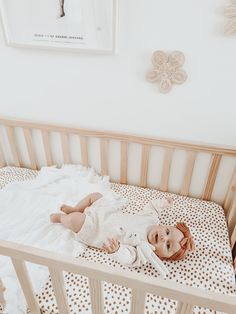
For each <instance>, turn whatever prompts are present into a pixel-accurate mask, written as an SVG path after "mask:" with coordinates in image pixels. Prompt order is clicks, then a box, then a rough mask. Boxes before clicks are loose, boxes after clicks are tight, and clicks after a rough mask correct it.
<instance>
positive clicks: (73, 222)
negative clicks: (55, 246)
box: [50, 212, 86, 233]
mask: <svg viewBox="0 0 236 314" xmlns="http://www.w3.org/2000/svg"><path fill="white" fill-rule="evenodd" d="M85 217H86V215H85V214H83V213H78V212H77V213H71V214H68V215H65V214H52V215H51V216H50V220H51V222H53V223H62V224H63V226H65V227H66V228H68V229H70V230H72V231H73V232H76V233H77V232H79V231H80V229H81V228H82V226H83V224H84V221H85Z"/></svg>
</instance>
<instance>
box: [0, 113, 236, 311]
mask: <svg viewBox="0 0 236 314" xmlns="http://www.w3.org/2000/svg"><path fill="white" fill-rule="evenodd" d="M0 128H1V129H0V167H4V166H7V165H10V166H17V167H27V168H31V169H40V168H41V167H42V166H44V165H47V166H51V165H58V166H59V165H60V164H62V163H65V164H70V163H81V164H82V165H84V166H94V167H95V168H97V170H98V172H100V173H101V174H102V175H110V176H111V181H114V182H119V183H123V184H136V185H138V186H141V187H155V188H158V189H159V190H161V191H168V192H175V193H178V194H180V195H184V196H193V197H198V198H201V199H203V200H213V201H216V202H217V203H219V204H221V205H222V206H223V208H224V211H225V215H226V219H227V223H228V230H229V236H230V241H231V247H232V250H233V248H234V247H235V243H236V166H235V165H236V148H231V147H219V146H214V145H206V144H199V143H187V142H183V141H175V140H167V139H161V138H147V137H139V136H134V135H126V134H118V133H111V132H97V131H92V130H85V129H78V128H73V127H62V126H56V125H48V124H41V123H40V124H39V123H31V122H25V121H15V120H8V119H0ZM160 150H161V154H162V162H157V160H156V158H155V156H157V155H158V154H159V155H158V156H160ZM59 151H60V153H61V156H58V155H59V153H58V152H59ZM132 156H133V157H132ZM202 156H203V157H202ZM180 165H181V166H180ZM229 165H230V166H229ZM130 169H131V170H130ZM157 169H158V170H157ZM112 172H113V173H112ZM180 172H181V174H180ZM196 172H197V173H196ZM133 174H134V176H133ZM135 176H136V178H135V180H134V177H135ZM157 177H158V178H159V179H158V180H156V178H157ZM173 178H174V180H173ZM177 178H178V179H177ZM171 179H172V181H174V184H172V183H171ZM200 179H201V180H200ZM156 181H159V182H156ZM194 181H195V182H194ZM219 191H220V192H219ZM0 254H1V255H6V256H9V257H10V258H11V260H12V263H13V265H14V268H15V270H16V273H17V276H18V279H19V282H20V284H21V287H22V290H23V292H24V295H25V298H26V301H27V303H28V307H29V309H30V311H31V313H37V314H39V313H40V309H39V305H38V303H37V300H36V297H35V295H34V292H33V289H32V284H31V282H30V278H29V275H28V273H27V268H26V264H25V261H29V262H32V263H36V264H41V265H45V266H47V267H48V269H49V273H50V275H51V280H52V284H53V288H54V293H55V298H56V301H57V306H58V311H59V313H60V314H65V313H69V307H68V302H67V296H66V291H65V287H64V280H63V275H62V271H68V272H74V273H79V274H81V275H84V276H86V277H88V278H89V285H90V297H91V303H92V312H93V314H102V313H103V312H104V306H103V295H102V288H101V281H107V282H111V283H116V284H119V285H121V286H125V287H129V288H131V289H132V302H131V313H132V314H141V313H144V306H145V295H146V293H152V294H155V295H160V296H163V297H167V298H171V299H175V300H177V301H178V306H177V311H176V313H178V314H187V313H192V311H193V307H194V306H195V305H198V306H202V307H206V308H210V309H214V310H219V311H222V312H226V313H232V314H233V313H236V298H235V297H233V296H229V295H222V294H219V293H212V292H208V291H205V290H201V289H198V288H194V287H187V286H183V285H180V284H177V283H174V282H172V281H171V282H170V281H168V280H164V279H158V281H157V280H156V279H154V278H150V277H147V276H144V275H140V274H134V273H130V272H126V271H117V270H115V269H114V268H109V267H107V266H104V265H100V264H94V263H91V262H88V261H87V260H84V259H82V258H79V259H72V258H67V257H65V256H63V255H61V256H60V255H56V256H55V254H54V253H50V252H47V251H44V250H40V249H35V248H32V247H26V246H23V245H18V244H14V243H10V242H6V241H0Z"/></svg>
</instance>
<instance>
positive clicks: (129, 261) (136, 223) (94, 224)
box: [76, 197, 169, 267]
mask: <svg viewBox="0 0 236 314" xmlns="http://www.w3.org/2000/svg"><path fill="white" fill-rule="evenodd" d="M154 202H155V208H159V209H161V208H163V207H167V206H168V205H169V203H168V202H167V200H166V199H163V200H156V201H154ZM123 204H124V203H123V202H121V201H119V200H113V201H112V200H111V198H106V197H102V198H100V199H98V200H97V201H95V202H94V203H93V204H92V205H91V206H89V207H87V208H86V209H85V211H84V213H85V214H86V218H85V222H84V224H83V226H82V228H81V230H80V231H79V232H78V233H77V235H76V238H77V240H78V241H81V242H83V243H84V244H87V245H89V246H92V247H96V248H101V247H102V246H103V244H104V243H105V242H106V241H107V240H108V239H109V238H110V239H111V238H115V239H118V240H119V241H120V248H119V250H118V251H117V252H115V253H112V254H110V256H111V257H112V258H114V259H115V260H117V261H118V262H120V263H121V264H124V265H126V266H129V267H132V266H133V267H137V266H141V256H140V254H139V252H138V250H137V249H136V247H135V246H132V245H128V244H126V243H124V241H123V243H122V233H124V232H129V234H130V233H133V234H137V236H138V238H139V239H140V240H143V241H147V242H148V239H147V234H148V231H149V229H150V227H152V226H153V225H154V224H159V223H160V221H159V216H158V214H157V212H156V211H155V209H153V208H152V206H153V205H152V204H151V203H150V205H149V206H146V207H145V209H146V210H144V211H142V213H141V214H135V215H132V214H125V213H123V212H122V211H121V207H122V205H123ZM147 209H149V210H147Z"/></svg>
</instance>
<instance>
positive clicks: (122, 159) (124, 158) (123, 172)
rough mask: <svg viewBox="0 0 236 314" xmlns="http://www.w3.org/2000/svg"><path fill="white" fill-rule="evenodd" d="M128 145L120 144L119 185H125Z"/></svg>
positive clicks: (122, 142) (125, 143)
mask: <svg viewBox="0 0 236 314" xmlns="http://www.w3.org/2000/svg"><path fill="white" fill-rule="evenodd" d="M127 166H128V143H127V142H124V141H121V142H120V183H121V184H127Z"/></svg>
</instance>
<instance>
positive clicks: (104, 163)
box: [100, 139, 108, 176]
mask: <svg viewBox="0 0 236 314" xmlns="http://www.w3.org/2000/svg"><path fill="white" fill-rule="evenodd" d="M100 156H101V157H100V158H101V175H102V176H105V175H107V174H108V141H107V140H106V139H100Z"/></svg>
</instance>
